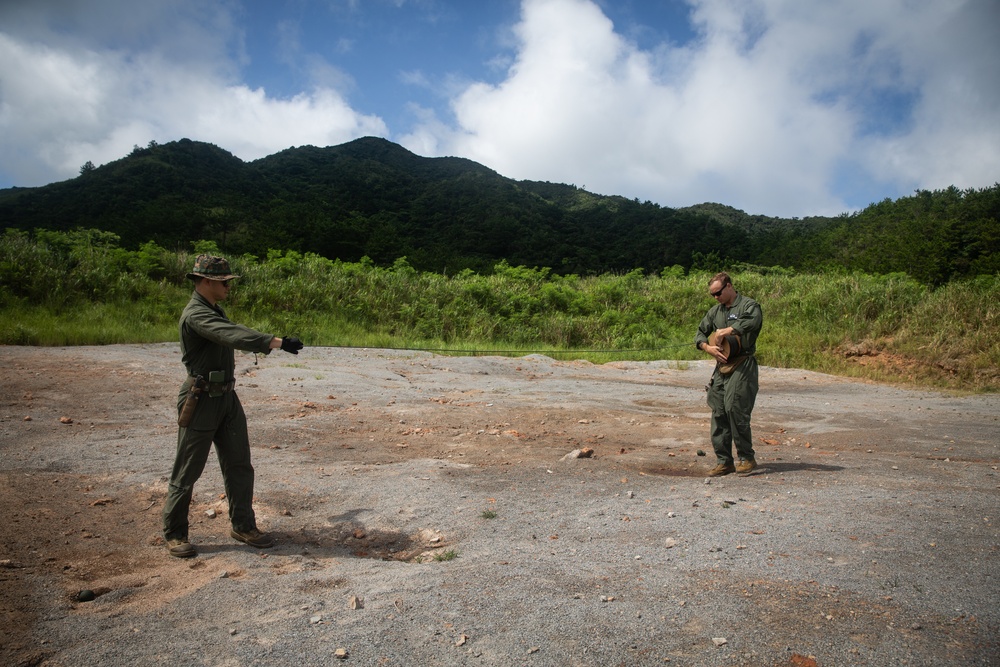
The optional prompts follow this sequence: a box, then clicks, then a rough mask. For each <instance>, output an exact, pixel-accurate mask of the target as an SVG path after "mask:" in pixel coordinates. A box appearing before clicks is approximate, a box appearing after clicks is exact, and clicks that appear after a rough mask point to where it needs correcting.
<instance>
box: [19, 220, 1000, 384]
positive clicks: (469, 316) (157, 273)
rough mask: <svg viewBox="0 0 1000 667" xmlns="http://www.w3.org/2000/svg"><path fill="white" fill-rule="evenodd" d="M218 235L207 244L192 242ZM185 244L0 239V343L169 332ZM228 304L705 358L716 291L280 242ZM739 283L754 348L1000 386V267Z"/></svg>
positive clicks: (364, 325) (406, 341) (362, 339)
mask: <svg viewBox="0 0 1000 667" xmlns="http://www.w3.org/2000/svg"><path fill="white" fill-rule="evenodd" d="M199 251H210V252H211V251H216V252H217V249H215V248H214V247H213V246H212V244H211V243H199V244H197V245H196V247H195V252H199ZM193 254H194V253H192V254H188V253H175V252H170V251H166V250H164V249H162V248H158V247H157V246H155V244H147V245H145V246H143V247H142V248H141V249H140V250H138V251H125V250H123V249H121V248H119V247H117V239H116V238H115V237H114V236H113V235H109V234H106V233H104V232H94V231H93V230H91V231H80V232H71V233H56V232H45V233H38V234H36V236H35V237H30V236H29V235H27V234H24V233H23V232H12V231H8V232H7V234H6V235H4V236H3V237H0V316H2V320H0V343H3V344H19V345H81V344H105V343H139V342H156V341H172V340H176V338H177V328H176V327H177V317H178V315H179V313H180V311H181V309H182V308H183V306H184V304H185V303H186V301H187V299H188V298H189V295H190V292H191V285H190V283H188V282H187V281H186V279H185V274H186V272H187V271H188V270H189V267H190V266H191V264H192V263H193ZM232 263H233V267H234V270H235V271H236V272H237V273H238V274H240V275H241V278H240V279H239V280H238V281H237V282H236V286H235V288H234V289H233V291H232V292H231V294H230V297H229V299H228V301H227V303H226V304H224V305H225V307H226V309H227V312H228V314H229V315H230V317H231V318H232V319H234V320H236V321H239V322H243V323H245V324H248V325H249V326H253V327H255V328H258V329H260V330H263V331H269V332H272V333H275V334H276V335H298V336H300V337H301V338H302V339H303V340H304V341H305V342H306V343H307V345H311V346H318V345H335V346H357V347H394V348H420V349H433V350H437V351H440V352H442V353H451V354H488V353H492V354H524V353H529V352H544V353H546V354H549V355H550V356H555V357H557V358H565V357H567V356H570V357H573V358H588V359H591V360H592V361H595V362H603V361H608V360H614V359H638V360H650V359H676V360H689V359H698V358H705V357H704V355H703V354H702V353H700V352H698V351H696V350H695V348H694V346H693V339H694V331H695V328H696V326H697V324H698V322H699V321H700V319H701V317H702V316H703V315H704V313H705V311H706V310H707V309H708V308H709V307H711V305H712V304H713V303H714V300H713V299H711V298H710V297H709V296H708V294H707V283H708V279H709V274H707V273H699V272H692V273H691V274H688V275H683V273H682V272H679V271H676V270H670V271H664V273H663V275H661V276H647V275H644V274H643V273H642V272H640V271H633V272H631V273H627V274H624V275H602V276H593V277H580V276H558V275H552V274H551V272H550V271H549V270H547V269H532V268H525V267H511V266H509V265H507V264H506V263H503V262H501V263H500V264H498V265H497V266H496V267H495V268H494V271H493V272H492V273H491V274H489V275H480V274H476V273H473V272H470V271H465V272H463V273H460V274H457V275H454V276H443V275H439V274H432V273H421V272H418V271H415V270H414V269H413V268H412V267H410V266H409V264H407V262H406V260H405V259H401V260H398V261H397V262H396V263H395V265H393V266H392V267H387V268H382V267H376V266H374V265H373V264H372V263H371V262H369V261H367V260H363V261H361V262H357V263H348V262H340V261H331V260H328V259H325V258H323V257H319V256H317V255H311V254H306V255H301V254H299V253H296V252H292V251H290V252H287V253H285V252H280V251H272V252H270V253H269V255H268V257H266V258H263V259H259V258H255V257H249V256H248V257H235V258H232ZM733 278H734V282H735V284H736V287H737V289H738V290H739V291H740V292H743V293H745V294H748V295H750V296H753V297H754V298H755V299H757V300H758V301H759V302H760V303H761V305H762V307H763V309H764V316H765V324H764V331H763V334H762V335H761V337H760V339H759V341H758V356H759V358H760V361H761V363H762V364H765V365H770V366H780V367H794V368H804V369H811V370H818V371H823V372H829V373H836V374H843V375H852V376H857V377H865V378H870V379H874V380H879V381H889V382H903V383H912V384H918V385H923V386H935V387H943V388H952V389H966V390H972V391H997V390H1000V371H998V369H1000V342H998V341H997V339H996V337H995V336H991V335H990V334H989V333H988V332H991V331H996V330H997V328H998V325H1000V308H998V306H997V305H996V303H995V301H994V298H993V297H994V295H995V294H996V293H997V288H998V287H1000V278H998V277H997V276H981V277H979V278H977V279H975V280H972V281H968V282H956V283H951V284H948V285H945V286H943V287H940V288H937V289H931V288H929V287H926V286H924V285H922V284H920V283H918V282H916V281H914V280H912V279H910V278H908V277H907V276H906V275H903V274H891V275H887V276H874V275H867V274H858V273H828V274H794V273H792V272H790V271H787V270H768V269H761V268H753V267H744V268H742V269H740V270H738V271H734V272H733Z"/></svg>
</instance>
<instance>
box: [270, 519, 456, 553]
mask: <svg viewBox="0 0 1000 667" xmlns="http://www.w3.org/2000/svg"><path fill="white" fill-rule="evenodd" d="M372 512H373V510H371V509H364V508H359V509H355V510H350V511H347V512H343V513H341V514H337V515H334V516H331V517H329V518H328V519H327V521H326V522H325V523H324V525H320V526H303V527H301V528H299V529H298V530H294V531H289V532H275V533H274V535H275V538H276V540H277V542H278V545H279V546H281V547H284V548H291V549H299V550H301V551H302V553H308V554H309V555H310V556H313V557H319V558H323V557H329V558H370V559H374V560H393V561H399V562H406V563H418V562H424V561H426V560H434V559H435V555H434V554H435V553H436V552H439V551H440V550H441V549H442V548H443V547H446V546H449V544H448V541H447V540H446V539H445V538H444V537H443V536H442V535H440V534H438V533H437V532H435V531H430V530H416V531H414V532H409V533H407V532H403V531H401V530H394V529H385V528H383V527H376V526H370V525H367V524H366V523H365V522H364V521H362V520H360V519H359V518H358V517H359V516H362V515H371V513H372Z"/></svg>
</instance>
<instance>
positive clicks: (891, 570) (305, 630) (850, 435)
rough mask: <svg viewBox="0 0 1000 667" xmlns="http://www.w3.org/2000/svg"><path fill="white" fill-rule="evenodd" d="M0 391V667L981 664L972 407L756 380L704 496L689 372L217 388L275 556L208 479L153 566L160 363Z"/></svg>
mask: <svg viewBox="0 0 1000 667" xmlns="http://www.w3.org/2000/svg"><path fill="white" fill-rule="evenodd" d="M859 358H861V359H867V358H868V357H867V356H865V355H860V356H859ZM0 363H2V364H3V368H4V369H5V373H4V376H5V377H4V381H3V383H2V385H0V410H2V414H0V502H2V504H3V507H4V508H5V512H4V516H5V524H6V525H7V527H8V529H9V530H8V531H7V532H6V533H5V537H6V539H5V540H4V541H3V545H2V546H0V580H2V583H3V586H2V587H0V591H2V592H0V601H2V620H3V624H4V627H5V628H8V629H9V630H8V631H6V636H5V639H4V641H3V644H2V648H0V661H2V662H3V663H4V664H11V665H69V664H80V663H83V662H89V663H93V664H151V665H155V664H167V663H170V664H177V663H180V664H233V665H243V664H247V665H249V664H273V665H308V664H328V663H329V662H330V660H332V659H336V656H334V651H335V649H337V648H345V649H347V651H348V658H347V660H348V661H349V662H352V663H355V664H372V665H378V664H445V665H460V664H481V665H508V664H530V665H564V664H582V665H591V664H593V665H608V664H629V665H641V664H664V663H665V662H666V661H668V660H669V661H672V662H673V663H674V664H700V665H716V664H718V665H733V664H746V665H786V664H812V663H810V661H813V662H814V663H815V664H819V665H851V664H857V665H862V664H890V663H891V664H903V663H908V664H918V665H919V664H927V665H931V664H945V663H950V664H956V663H960V664H997V655H998V651H1000V647H998V624H1000V612H998V611H997V610H998V609H1000V593H998V589H997V587H996V586H995V585H991V584H990V582H995V581H996V580H997V577H998V574H1000V571H998V570H1000V565H998V562H1000V558H998V556H1000V553H998V552H1000V533H998V529H997V520H998V517H997V515H996V508H997V507H998V506H1000V503H998V500H1000V478H998V477H997V475H998V472H997V468H998V465H1000V450H998V443H1000V421H998V415H1000V398H998V397H997V396H950V395H944V394H940V393H932V392H923V391H905V390H901V389H898V388H892V387H886V386H880V385H874V384H868V383H859V382H851V381H847V380H842V379H838V378H834V377H830V376H825V375H820V374H815V373H808V372H803V371H796V370H782V369H773V368H763V369H762V371H761V394H760V396H759V398H758V406H757V409H756V411H755V414H754V417H755V422H754V427H755V440H756V446H757V451H758V460H759V462H760V464H761V466H760V468H759V469H758V470H756V471H755V472H754V473H753V474H751V475H748V476H746V477H739V478H738V477H735V476H731V477H726V478H721V479H714V480H711V482H710V483H706V479H705V478H704V472H705V471H706V470H707V469H708V468H709V467H711V465H712V464H713V463H714V461H713V456H712V453H711V447H710V445H709V443H708V438H707V433H708V418H709V414H708V409H707V407H706V406H705V402H704V384H705V382H706V380H707V379H708V376H709V374H710V366H709V365H708V364H705V363H693V364H691V363H682V364H677V363H675V362H667V361H664V362H651V363H639V362H636V363H631V362H622V363H612V364H604V365H601V366H595V365H592V364H590V363H587V362H579V361H568V362H557V361H553V360H551V359H549V358H546V357H542V356H530V357H524V358H519V359H509V358H497V357H479V358H458V357H440V356H433V355H429V354H425V353H405V352H392V351H380V350H348V349H307V350H305V351H304V352H303V353H302V354H301V355H300V356H298V357H292V356H289V355H283V354H281V353H275V354H272V355H271V356H269V357H266V358H260V359H259V360H257V361H256V363H255V359H254V357H253V356H252V355H251V356H246V357H240V360H239V362H238V373H239V380H238V391H239V393H240V396H241V399H242V401H243V403H244V406H245V408H246V410H247V413H248V417H249V420H250V432H251V440H252V442H253V445H254V464H255V467H256V469H257V489H256V499H255V506H256V508H257V512H258V520H259V523H260V524H261V525H262V527H263V528H265V529H267V530H269V531H270V532H272V533H273V534H275V536H276V537H277V539H278V545H277V546H276V547H275V548H274V549H271V550H267V551H256V550H253V549H251V548H249V547H246V546H244V545H241V544H239V543H236V542H234V541H233V540H232V539H230V538H229V537H228V528H229V526H228V522H227V520H226V512H227V505H226V500H225V497H224V495H222V493H223V492H222V483H221V477H220V475H219V473H218V466H217V464H216V462H215V461H214V460H210V461H209V465H208V467H207V470H206V473H205V475H204V476H203V478H202V480H201V481H200V482H199V484H198V486H197V487H196V489H195V499H194V504H193V506H192V511H191V517H192V529H191V537H192V541H193V542H194V543H195V544H196V546H197V547H198V549H199V556H198V557H197V558H196V559H193V560H190V561H183V560H178V559H173V558H170V557H169V556H168V555H167V553H166V549H165V548H164V547H163V542H162V538H161V537H160V534H159V531H160V509H161V507H162V502H163V498H164V493H165V490H166V475H167V473H168V471H169V468H170V465H171V462H172V456H173V448H174V444H175V438H176V426H175V418H176V415H175V414H174V411H173V405H174V397H175V395H176V391H177V388H178V386H179V384H180V381H181V380H182V379H183V371H182V368H181V366H180V357H179V353H178V350H177V347H176V346H175V345H152V346H107V347H85V348H58V349H39V348H22V347H5V348H0ZM582 448H588V449H592V450H593V452H594V455H593V457H591V458H579V459H564V456H565V455H566V454H567V453H568V452H571V451H572V450H574V449H582ZM705 453H707V456H702V455H700V454H705ZM81 591H89V592H90V593H92V594H93V599H91V598H90V596H89V595H84V596H83V598H81V596H80V594H81ZM84 600H85V601H84ZM723 640H724V641H723Z"/></svg>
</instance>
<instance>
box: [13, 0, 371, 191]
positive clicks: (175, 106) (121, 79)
mask: <svg viewBox="0 0 1000 667" xmlns="http://www.w3.org/2000/svg"><path fill="white" fill-rule="evenodd" d="M70 4H72V3H70ZM112 4H113V3H112ZM144 6H145V5H144ZM129 7H131V3H129ZM105 8H106V7H105ZM161 9H162V6H161ZM0 16H2V14H0ZM220 16H222V15H221V14H220ZM5 18H10V16H9V15H8V16H6V17H5ZM31 18H32V21H27V19H25V21H23V22H20V23H18V26H19V27H20V28H21V30H19V31H18V36H14V35H13V34H11V33H6V32H4V31H3V30H4V29H3V28H2V27H0V82H2V88H0V137H3V138H2V139H0V141H2V150H0V176H5V179H4V180H10V181H11V182H12V183H13V184H15V185H21V186H32V185H42V184H45V183H48V182H51V181H53V180H59V179H65V178H71V177H73V176H75V175H76V174H77V173H78V171H79V168H80V166H81V165H83V164H84V163H85V162H87V161H88V160H89V161H92V162H94V163H95V164H98V165H100V164H103V163H105V162H108V161H111V160H115V159H118V158H120V157H122V156H124V155H126V154H127V153H128V152H129V151H130V150H131V149H132V147H133V146H134V145H140V146H144V145H146V144H147V143H148V142H149V141H150V140H156V141H160V142H163V141H173V140H175V139H179V138H182V137H186V138H190V139H195V140H200V141H206V142H210V143H214V144H216V145H219V146H220V147H222V148H225V149H226V150H229V151H231V152H232V153H234V154H235V155H237V156H238V157H240V158H242V159H245V160H251V159H256V158H259V157H263V156H265V155H268V154H271V153H274V152H277V151H279V150H283V149H285V148H287V147H289V146H292V145H301V144H314V145H334V144H340V143H343V142H346V141H350V140H352V139H355V138H357V137H358V136H363V135H382V136H385V135H387V134H388V131H387V128H386V127H385V124H384V122H383V121H382V120H381V119H380V118H378V117H377V116H371V115H363V114H360V113H357V112H355V111H354V110H353V109H351V107H350V106H349V105H348V104H347V103H346V101H345V100H344V98H343V97H342V96H341V95H340V93H339V92H337V90H335V89H334V88H332V87H329V86H317V87H316V88H314V89H313V90H311V91H309V92H303V93H300V94H298V95H295V96H294V97H292V98H290V99H276V98H274V97H269V96H268V95H267V94H266V92H265V91H264V90H262V89H250V88H249V87H247V86H245V85H243V84H241V83H239V82H238V81H236V80H235V79H233V77H232V76H231V73H232V72H233V71H235V70H236V69H237V66H236V64H235V62H234V61H233V60H232V59H227V58H225V57H224V52H223V50H222V49H221V48H220V47H219V46H218V45H219V44H221V43H226V42H227V41H228V42H230V43H238V42H239V39H240V35H239V34H238V31H235V30H234V29H233V28H232V27H231V22H230V20H229V19H228V17H224V16H223V18H219V19H218V20H215V21H214V22H213V24H212V25H213V26H214V27H215V28H217V29H220V30H228V31H229V32H224V33H223V34H221V35H220V34H216V35H214V36H213V37H212V38H211V39H209V38H208V37H206V35H204V34H203V32H202V28H201V27H200V26H199V25H196V24H191V23H188V22H187V21H186V20H185V19H183V18H181V19H180V20H179V22H178V23H173V24H171V25H170V26H169V28H166V29H164V30H163V31H162V32H165V33H169V34H170V35H171V36H173V37H176V39H177V41H178V42H179V43H180V44H183V45H186V49H187V50H186V51H185V52H183V53H181V52H180V50H179V49H178V46H177V43H175V42H173V41H171V40H168V43H169V46H168V47H163V48H161V46H160V45H158V44H157V43H155V42H154V43H152V44H146V45H145V47H140V46H139V45H137V44H132V43H131V42H132V41H134V40H133V39H132V38H130V39H129V40H126V41H128V42H129V44H125V45H122V47H121V48H116V49H110V48H106V47H105V48H101V49H100V50H98V49H97V48H96V47H94V48H91V47H90V46H89V45H88V44H87V40H86V39H84V37H85V31H83V30H81V31H80V32H78V33H75V36H74V38H73V39H59V38H57V37H56V36H54V35H52V34H50V33H48V32H47V31H46V28H45V27H44V25H43V24H42V23H40V22H38V17H37V15H31ZM160 19H162V16H161V15H160V14H159V13H158V12H150V20H160ZM87 20H88V21H90V20H91V19H87ZM132 21H133V22H135V21H136V19H135V17H134V15H133V18H132ZM3 25H4V23H0V26H3ZM133 27H134V30H135V31H136V33H138V34H142V33H143V32H144V31H145V30H146V29H148V28H149V26H146V27H145V28H144V27H142V26H139V25H135V26H133ZM98 32H101V30H98ZM97 41H100V40H97ZM237 51H238V49H237ZM234 57H236V58H238V57H239V56H238V53H237V54H236V55H234ZM313 65H314V67H313V69H314V72H313V73H314V74H315V73H316V72H317V71H321V70H322V71H327V70H326V69H324V68H323V67H321V66H320V65H317V64H316V63H315V62H314V63H313ZM331 72H332V73H331ZM322 78H327V79H337V76H336V72H335V71H327V73H326V75H325V77H319V78H317V79H314V80H322Z"/></svg>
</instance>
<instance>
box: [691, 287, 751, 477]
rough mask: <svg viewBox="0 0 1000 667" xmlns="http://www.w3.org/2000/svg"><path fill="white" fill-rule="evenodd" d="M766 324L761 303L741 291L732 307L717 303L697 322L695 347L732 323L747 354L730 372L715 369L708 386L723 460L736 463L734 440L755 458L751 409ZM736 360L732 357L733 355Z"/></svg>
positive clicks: (744, 455) (739, 450)
mask: <svg viewBox="0 0 1000 667" xmlns="http://www.w3.org/2000/svg"><path fill="white" fill-rule="evenodd" d="M763 324H764V314H763V312H762V311H761V309H760V304H758V303H757V302H756V301H754V300H753V299H751V298H750V297H747V296H743V295H742V294H737V295H736V300H735V301H734V302H733V305H732V307H726V306H725V305H724V304H721V303H717V304H716V305H714V306H712V308H711V309H710V310H709V311H708V313H706V314H705V317H704V318H703V319H702V320H701V323H700V324H699V325H698V334H697V335H696V336H695V339H694V344H695V347H698V348H699V349H700V347H701V344H702V343H708V337H709V336H710V335H711V334H712V332H714V331H717V330H718V329H725V328H726V327H732V328H733V331H734V332H735V333H737V334H739V336H740V343H741V345H742V347H743V351H744V355H745V356H747V358H746V359H745V360H744V361H743V362H742V363H741V364H740V365H739V366H737V367H736V369H735V370H734V371H733V372H732V373H730V374H729V375H723V374H722V373H721V372H719V365H718V364H716V366H715V373H714V374H713V375H712V381H711V382H710V383H709V386H708V406H709V407H710V408H711V409H712V434H711V435H712V448H713V449H714V450H715V456H716V458H717V459H718V462H719V463H721V464H727V465H728V464H732V463H733V443H735V444H736V454H737V456H739V458H741V459H747V460H749V459H753V458H754V452H753V438H752V436H751V433H750V413H752V412H753V406H754V403H755V402H756V400H757V358H756V357H755V356H754V353H755V352H756V351H757V336H758V335H759V334H760V329H761V327H762V326H763ZM730 361H733V359H730Z"/></svg>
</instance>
